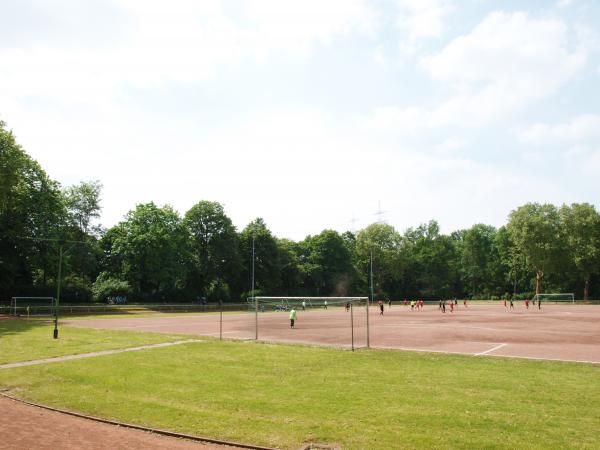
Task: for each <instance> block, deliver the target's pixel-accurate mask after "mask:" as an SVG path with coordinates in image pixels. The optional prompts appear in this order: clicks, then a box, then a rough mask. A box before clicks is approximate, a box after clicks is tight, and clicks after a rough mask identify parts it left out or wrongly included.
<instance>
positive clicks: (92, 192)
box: [63, 181, 102, 235]
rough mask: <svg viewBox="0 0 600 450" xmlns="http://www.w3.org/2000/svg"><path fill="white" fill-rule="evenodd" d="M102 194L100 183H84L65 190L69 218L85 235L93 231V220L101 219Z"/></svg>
mask: <svg viewBox="0 0 600 450" xmlns="http://www.w3.org/2000/svg"><path fill="white" fill-rule="evenodd" d="M101 192H102V183H100V182H99V181H90V182H86V181H82V182H81V183H79V184H78V185H74V186H69V187H67V188H66V189H64V190H63V196H64V199H65V205H66V207H67V211H68V213H69V217H70V219H71V220H72V221H73V223H74V224H75V225H76V226H77V227H78V228H79V229H80V230H81V232H82V233H83V234H84V235H88V234H90V232H91V231H92V228H91V223H92V220H93V219H97V218H99V217H100V212H101V211H102V208H101V207H100V193H101Z"/></svg>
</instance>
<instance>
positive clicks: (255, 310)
mask: <svg viewBox="0 0 600 450" xmlns="http://www.w3.org/2000/svg"><path fill="white" fill-rule="evenodd" d="M255 227H256V224H254V225H253V226H252V300H254V340H255V341H258V300H257V299H256V294H255V293H254V260H255V244H254V241H255V239H254V232H255Z"/></svg>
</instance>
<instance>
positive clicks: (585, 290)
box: [583, 275, 590, 302]
mask: <svg viewBox="0 0 600 450" xmlns="http://www.w3.org/2000/svg"><path fill="white" fill-rule="evenodd" d="M589 291H590V276H589V275H588V276H587V277H585V285H584V286H583V301H584V302H587V300H588V295H589Z"/></svg>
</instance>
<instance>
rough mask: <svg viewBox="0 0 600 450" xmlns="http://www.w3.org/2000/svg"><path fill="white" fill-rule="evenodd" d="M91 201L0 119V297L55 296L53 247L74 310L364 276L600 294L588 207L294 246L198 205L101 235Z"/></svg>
mask: <svg viewBox="0 0 600 450" xmlns="http://www.w3.org/2000/svg"><path fill="white" fill-rule="evenodd" d="M101 193H102V185H101V183H100V182H98V181H90V182H81V183H80V184H78V185H75V186H69V187H66V188H64V187H61V186H60V184H59V183H57V182H56V181H54V180H52V179H50V178H49V177H48V175H47V174H46V173H45V172H44V170H43V169H42V168H41V166H40V165H39V164H38V163H37V162H36V161H35V160H33V159H32V158H31V157H30V156H29V155H27V153H26V152H25V151H24V150H23V149H22V148H21V147H20V146H19V145H18V143H17V142H16V140H15V138H14V135H13V134H12V132H10V131H8V130H7V129H6V126H5V124H4V123H2V122H0V299H3V300H6V299H8V298H10V297H12V296H17V295H20V296H34V295H53V294H54V292H55V285H56V282H57V272H58V270H57V267H58V257H59V254H58V253H59V252H58V246H59V245H60V244H61V243H63V245H64V248H65V249H66V250H67V252H66V254H65V257H64V261H63V271H62V272H63V274H64V277H63V280H62V283H63V286H64V291H63V292H64V293H63V299H64V300H67V301H72V302H86V301H92V300H96V301H103V300H104V299H106V298H107V297H109V296H115V295H126V296H127V297H128V298H129V299H130V300H134V301H135V300H137V301H167V302H182V301H194V300H198V299H201V298H204V299H206V300H207V301H210V302H214V301H230V302H239V301H245V299H246V298H247V297H249V296H251V295H252V294H253V293H254V294H256V295H281V296H282V295H286V296H300V295H302V296H330V295H331V296H345V295H352V296H354V295H362V296H364V295H368V294H369V293H370V274H371V268H372V274H373V289H374V293H375V295H376V297H378V298H392V299H403V298H423V299H439V298H454V297H456V298H491V299H494V298H508V297H511V296H514V295H516V296H517V297H518V296H521V297H524V296H532V295H533V293H535V292H538V293H542V292H573V293H575V294H576V297H577V298H585V299H587V298H589V297H593V296H595V297H598V296H599V295H598V290H599V289H600V215H599V214H598V212H597V211H596V209H595V207H594V206H593V205H590V204H587V203H575V204H571V205H562V206H558V207H557V206H555V205H552V204H538V203H528V204H525V205H523V206H520V207H518V208H516V209H515V210H513V211H512V212H510V214H509V216H508V221H507V224H506V225H505V226H501V227H499V228H495V227H493V226H490V225H484V224H476V225H473V226H472V227H470V228H468V229H464V230H458V231H454V232H452V233H450V234H443V233H441V232H440V227H439V224H438V223H437V222H436V221H435V220H432V221H430V222H429V223H426V224H421V225H419V226H417V227H413V228H409V229H407V230H405V231H404V232H399V231H397V230H396V229H395V228H394V227H393V226H392V225H389V224H386V223H374V224H371V225H369V226H367V227H365V228H364V229H361V230H360V231H358V232H350V231H346V232H343V233H340V232H338V231H335V230H324V231H322V232H321V233H319V234H317V235H314V236H307V237H306V238H305V239H303V240H302V241H299V242H295V241H292V240H288V239H281V238H278V237H276V236H274V235H273V233H272V232H271V231H270V230H269V228H268V226H267V224H266V223H265V222H264V220H262V219H261V218H257V219H255V220H253V221H252V222H251V223H249V224H248V225H247V226H246V227H245V228H244V229H242V230H240V231H238V230H237V229H236V227H235V226H234V225H233V223H232V221H231V219H230V218H229V217H228V216H227V214H226V213H225V211H224V209H223V206H222V205H221V204H219V203H218V202H211V201H205V200H203V201H199V202H198V203H197V204H196V205H194V206H193V207H192V208H190V210H189V211H187V212H186V213H185V214H184V215H183V216H181V215H180V214H179V213H178V212H177V211H175V210H174V209H173V208H172V207H171V206H169V205H164V206H159V205H156V204H154V203H146V204H139V205H137V206H136V207H135V208H134V209H132V210H131V211H129V213H128V214H127V215H126V216H125V217H124V219H123V220H122V221H121V222H120V223H118V224H117V225H115V226H113V227H111V228H109V229H104V228H102V227H100V226H94V225H93V223H94V220H95V219H97V218H99V217H100V212H101V206H100V196H101ZM253 254H254V273H255V277H254V278H255V284H254V292H252V284H251V279H252V255H253Z"/></svg>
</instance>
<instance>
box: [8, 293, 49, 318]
mask: <svg viewBox="0 0 600 450" xmlns="http://www.w3.org/2000/svg"><path fill="white" fill-rule="evenodd" d="M55 306H56V302H55V298H54V297H11V299H10V315H12V316H17V315H19V312H22V313H26V314H27V315H30V313H31V314H32V315H53V314H54V308H55Z"/></svg>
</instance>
